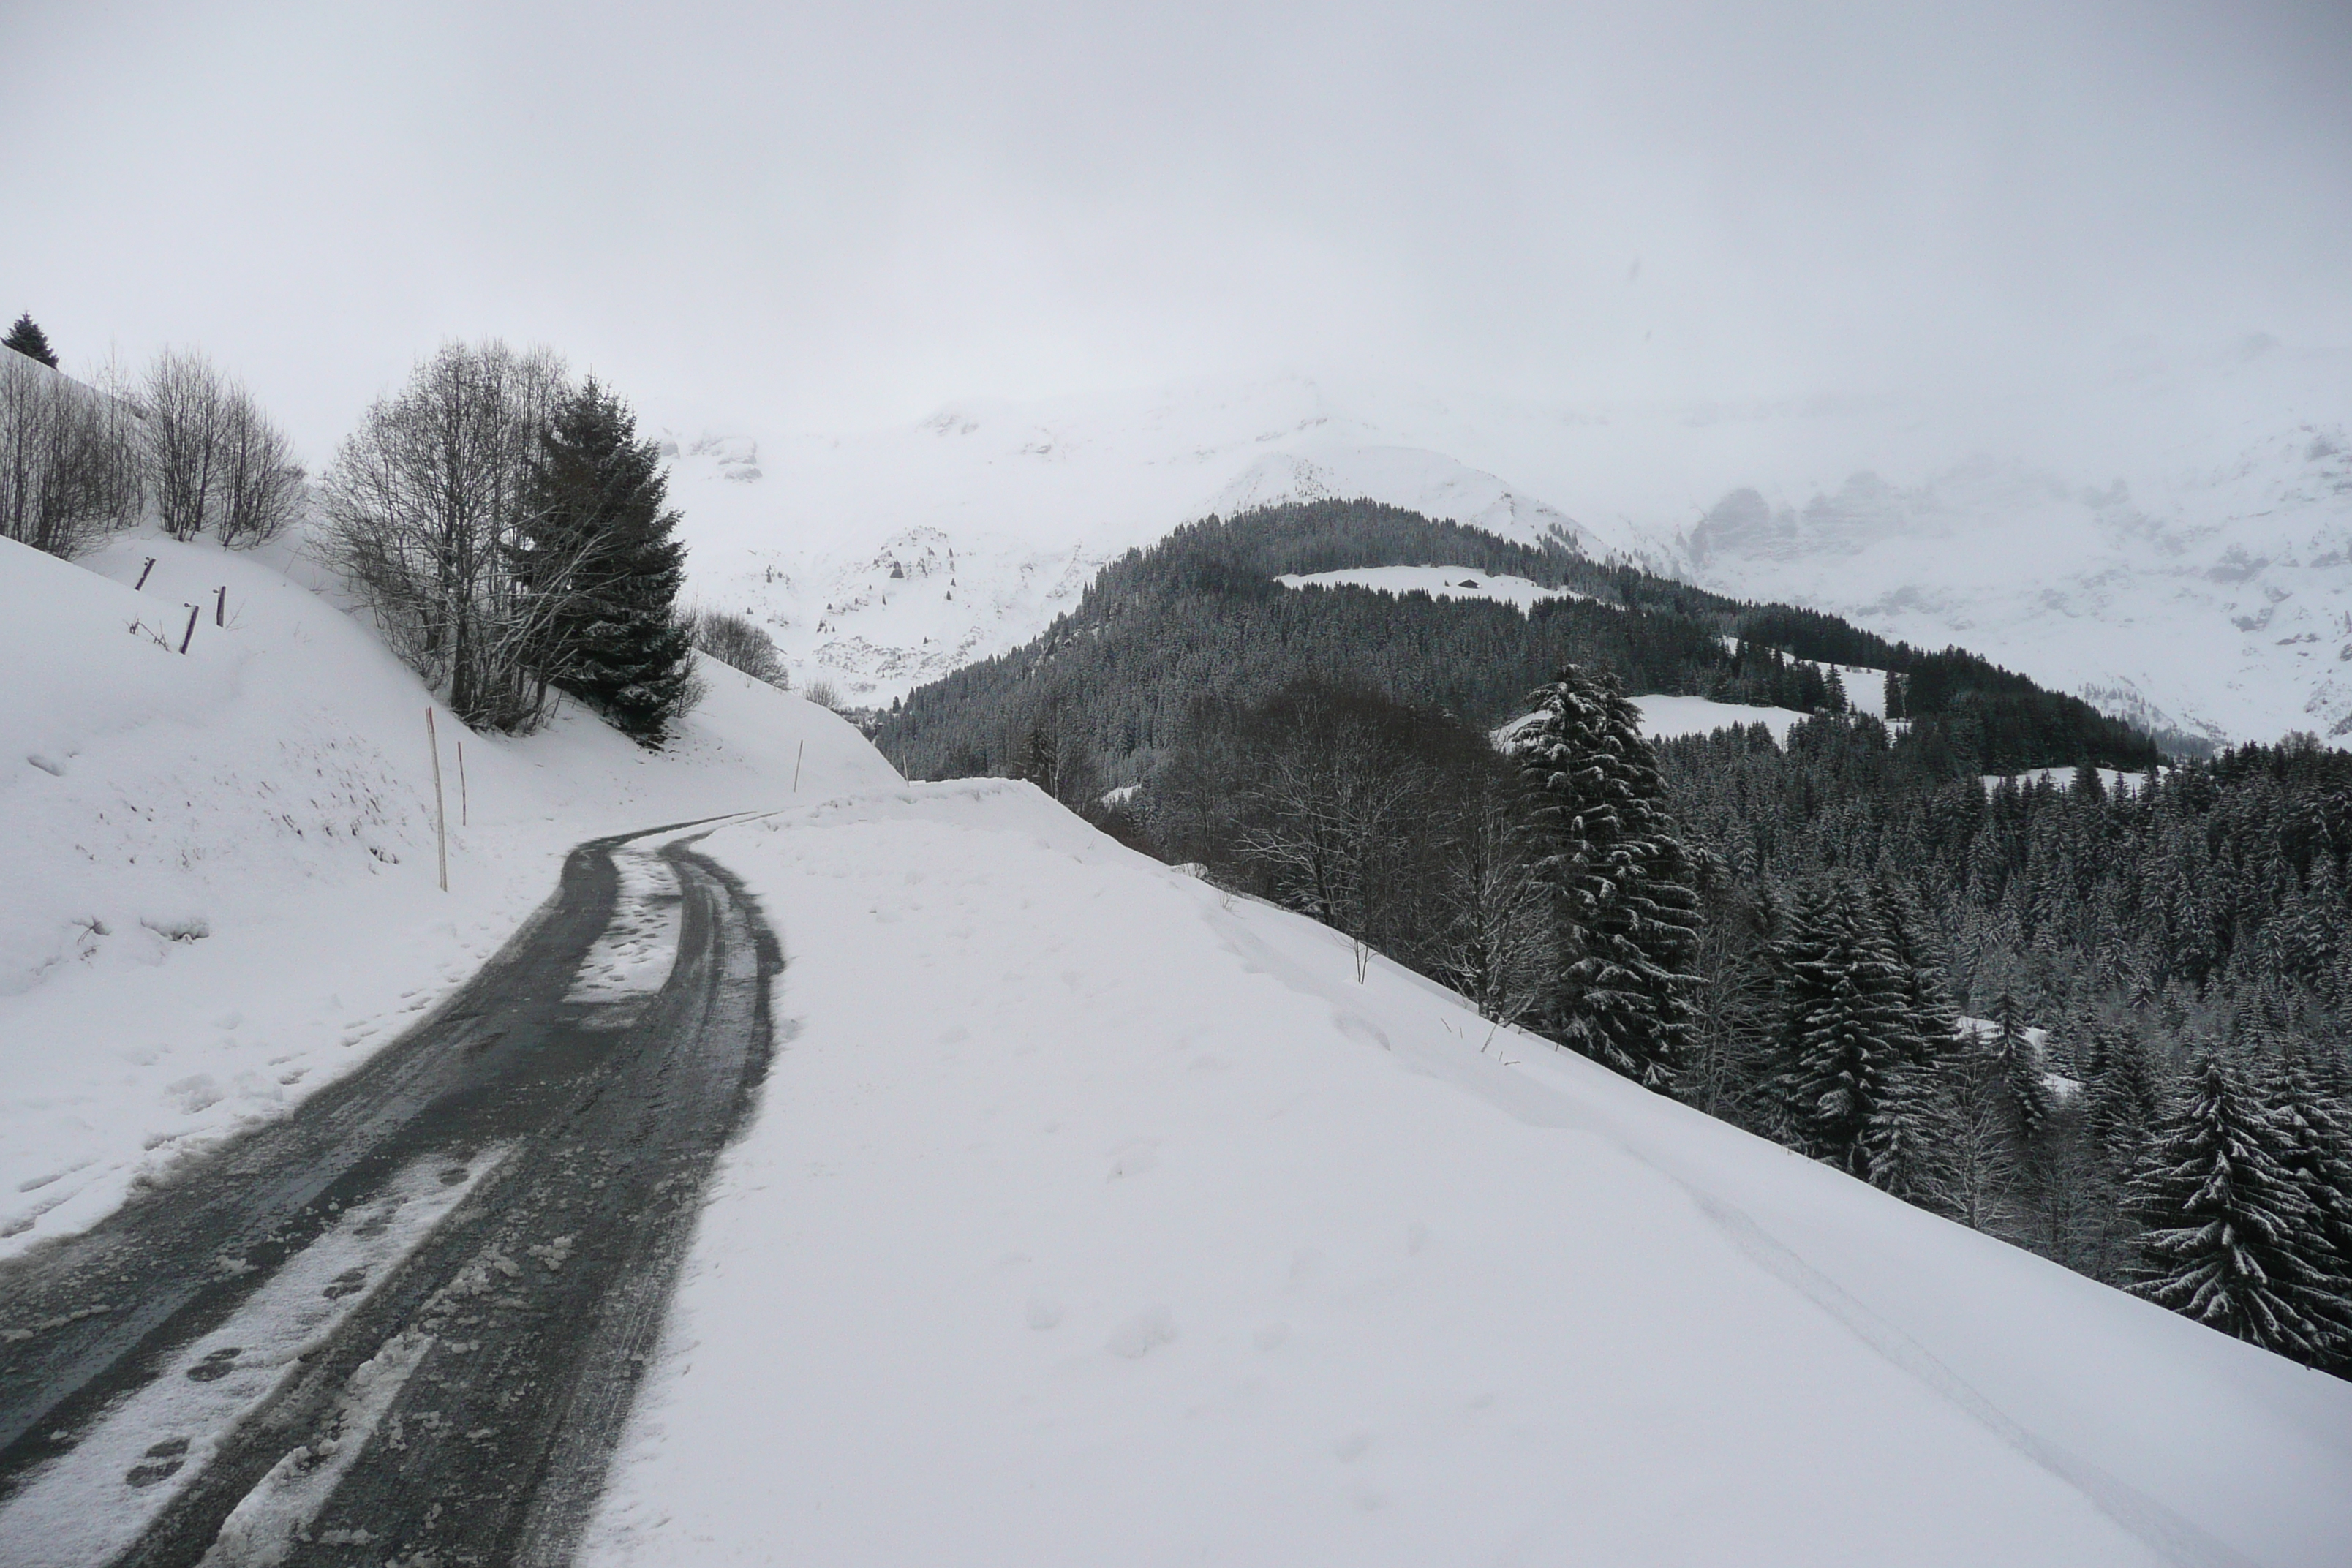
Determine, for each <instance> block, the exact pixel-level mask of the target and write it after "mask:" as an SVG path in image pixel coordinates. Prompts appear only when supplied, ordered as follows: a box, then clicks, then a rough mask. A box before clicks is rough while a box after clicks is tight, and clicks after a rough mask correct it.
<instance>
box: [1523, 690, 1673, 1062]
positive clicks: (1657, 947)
mask: <svg viewBox="0 0 2352 1568" xmlns="http://www.w3.org/2000/svg"><path fill="white" fill-rule="evenodd" d="M1530 700H1531V701H1532V702H1533V704H1534V706H1535V713H1534V715H1533V716H1532V718H1531V719H1530V720H1529V721H1528V723H1527V724H1526V725H1525V726H1524V727H1523V728H1522V729H1521V730H1520V731H1519V734H1518V736H1517V742H1516V750H1517V755H1518V760H1519V765H1520V767H1521V768H1522V770H1523V771H1524V772H1525V773H1526V775H1527V778H1528V783H1529V784H1531V785H1532V786H1533V794H1534V805H1533V808H1532V811H1531V814H1530V816H1531V820H1532V823H1533V826H1534V830H1535V832H1536V834H1537V836H1538V840H1539V843H1540V845H1541V856H1542V858H1541V860H1540V862H1539V866H1538V870H1539V874H1540V875H1541V876H1542V877H1543V878H1544V879H1545V880H1546V881H1547V882H1548V883H1549V885H1550V886H1551V887H1552V888H1553V889H1555V891H1556V893H1557V895H1558V897H1559V908H1560V912H1561V926H1562V937H1563V941H1562V948H1563V954H1564V960H1565V962H1564V963H1563V964H1562V966H1561V970H1560V973H1559V985H1558V987H1557V990H1556V992H1555V995H1554V998H1553V1001H1552V1004H1551V1008H1550V1011H1551V1015H1552V1017H1551V1022H1552V1025H1553V1031H1554V1033H1555V1035H1556V1037H1558V1038H1559V1039H1562V1040H1564V1041H1566V1042H1567V1043H1568V1044H1569V1045H1570V1046H1572V1047H1575V1048H1577V1049H1579V1050H1580V1051H1583V1052H1584V1053H1585V1054H1586V1055H1588V1056H1590V1057H1591V1058H1593V1059H1594V1060H1596V1061H1599V1062H1601V1063H1603V1064H1605V1065H1607V1066H1609V1067H1611V1068H1615V1069H1616V1070H1617V1071H1619V1072H1622V1073H1623V1074H1624V1075H1625V1076H1626V1077H1628V1078H1631V1079H1634V1080H1635V1081H1637V1082H1639V1083H1642V1084H1643V1085H1646V1086H1647V1087H1649V1088H1651V1089H1657V1090H1658V1091H1660V1092H1661V1093H1671V1092H1672V1091H1673V1089H1674V1086H1675V1077H1676V1075H1677V1074H1678V1073H1679V1072H1680V1071H1681V1069H1682V1067H1683V1065H1684V1061H1685V1057H1686V1054H1687V1051H1688V1046H1689V1033H1690V1024H1689V1019H1690V1003H1689V998H1688V994H1687V993H1688V990H1689V988H1690V986H1691V984H1693V982H1692V981H1691V979H1690V977H1689V975H1688V974H1687V973H1685V970H1686V966H1687V964H1688V962H1689V959H1690V955H1691V952H1692V950H1693V948H1694V947H1695V945H1696V940H1697V929H1696V928H1697V924H1698V896H1697V893H1696V889H1695V888H1694V885H1693V877H1692V872H1691V865H1690V859H1689V857H1688V856H1687V854H1685V851H1684V848H1683V845H1682V841H1681V840H1680V838H1678V837H1676V836H1675V829H1674V825H1673V822H1672V820H1671V819H1670V818H1669V817H1668V816H1667V815H1666V809H1665V805H1664V787H1663V786H1662V785H1661V784H1660V783H1659V779H1658V768H1657V761H1656V758H1655V757H1654V755H1653V754H1652V752H1651V750H1650V744H1649V742H1647V741H1645V740H1643V738H1642V721H1641V714H1640V711H1639V710H1637V709H1635V708H1634V706H1633V703H1631V702H1629V701H1628V700H1626V698H1625V694H1624V692H1623V690H1622V689H1621V688H1620V687H1619V686H1618V684H1617V680H1616V678H1615V677H1613V676H1612V675H1609V674H1606V673H1595V672H1591V671H1588V670H1585V669H1582V668H1579V667H1577V666H1575V665H1569V666H1566V667H1565V668H1562V669H1561V670H1560V672H1559V679H1555V680H1553V681H1552V682H1551V683H1550V684H1549V685H1547V686H1544V687H1541V688H1538V689H1537V690H1536V691H1535V692H1534V693H1533V694H1532V695H1531V698H1530Z"/></svg>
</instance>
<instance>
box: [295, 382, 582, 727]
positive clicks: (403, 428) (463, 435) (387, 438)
mask: <svg viewBox="0 0 2352 1568" xmlns="http://www.w3.org/2000/svg"><path fill="white" fill-rule="evenodd" d="M563 384H564V382H563V365H562V361H561V360H559V359H557V358H556V356H555V355H554V354H552V353H549V352H548V351H545V350H530V351H528V352H523V353H518V352H516V351H515V350H513V349H510V348H509V347H507V345H506V344H504V343H501V342H495V341H493V342H486V343H483V344H480V345H478V346H469V345H467V344H462V343H451V344H447V345H446V346H445V347H443V348H442V349H441V351H440V352H439V353H436V354H435V355H434V356H433V357H432V358H431V359H429V360H426V361H425V363H422V364H420V365H418V366H417V368H416V370H415V373H414V374H412V375H411V376H410V378H409V382H408V384H407V386H406V387H404V389H402V391H401V392H400V393H399V394H398V395H396V396H393V397H388V398H380V399H378V400H377V401H376V403H375V404H374V405H373V406H372V407H370V408H369V410H368V412H367V415H366V417H365V418H364V419H363V420H362V423H361V426H360V428H359V430H358V431H357V432H356V433H354V434H353V435H352V436H351V437H349V438H347V439H346V440H345V441H344V442H343V444H342V446H341V447H340V448H338V449H337V451H336V454H335V459H334V462H333V463H332V464H331V465H330V466H329V468H328V469H327V472H326V474H325V476H324V478H323V479H322V480H321V484H320V489H321V491H322V502H323V511H324V516H325V521H326V527H325V529H324V531H323V533H322V536H321V541H320V550H321V553H322V554H323V555H324V557H325V558H326V560H327V562H328V563H329V564H331V565H332V566H334V567H336V568H337V569H338V570H340V571H341V573H342V574H343V575H344V576H345V578H346V579H347V580H349V581H350V583H351V584H352V586H353V588H354V590H355V591H356V592H357V593H358V594H359V595H361V597H362V599H364V600H365V601H366V603H367V604H368V605H370V607H371V608H373V610H374V611H375V613H376V615H377V616H378V618H379V619H380V620H381V621H382V623H383V628H384V631H385V634H386V636H387V637H389V638H390V639H391V641H392V644H393V646H394V648H395V650H397V651H398V652H399V653H400V654H401V656H402V657H403V658H405V659H407V661H408V662H409V663H410V664H411V665H412V666H413V667H414V668H416V669H417V670H418V671H419V672H420V673H421V674H423V675H424V676H425V679H427V680H430V681H432V682H433V683H434V684H435V685H436V686H438V687H440V688H441V689H443V690H444V691H446V693H447V696H448V700H449V706H450V708H451V709H452V710H454V711H455V712H456V713H457V715H458V717H460V718H462V719H464V720H465V721H467V722H468V723H474V724H482V725H487V726H488V727H489V728H492V729H499V730H508V731H521V730H528V729H530V728H531V727H533V726H534V725H535V724H537V723H538V722H539V721H540V720H541V718H543V717H544V716H545V713H546V710H547V706H548V702H549V686H548V681H547V677H546V674H545V672H544V671H543V670H536V669H534V668H533V665H534V663H536V662H540V661H535V660H534V658H533V657H532V655H533V651H534V649H535V647H537V645H538V644H539V643H540V642H541V641H543V640H544V632H545V626H544V622H545V620H546V618H547V617H548V616H550V615H551V614H552V613H553V612H554V610H555V608H556V606H557V605H558V603H559V602H560V595H559V594H558V593H555V592H550V591H544V589H542V591H538V592H533V591H529V590H528V589H527V587H526V584H524V583H523V582H522V581H521V580H520V576H519V574H518V572H517V565H518V562H519V560H520V558H521V547H522V534H523V524H524V523H525V522H526V521H527V520H528V509H529V507H530V497H531V482H530V481H531V472H532V465H533V462H534V460H535V459H536V458H537V455H538V451H539V447H540V442H541V433H542V432H543V431H544V430H545V429H546V427H547V422H548V418H549V416H550V413H551V409H552V407H553V405H554V402H555V399H556V398H557V397H558V396H559V395H561V394H562V390H563ZM530 575H531V577H532V579H533V580H534V581H535V582H536V583H538V584H542V585H544V584H561V583H562V582H563V581H564V580H565V578H566V573H565V570H564V568H563V564H562V563H555V562H549V561H545V560H542V559H539V558H537V557H536V556H534V557H533V558H532V559H531V560H530Z"/></svg>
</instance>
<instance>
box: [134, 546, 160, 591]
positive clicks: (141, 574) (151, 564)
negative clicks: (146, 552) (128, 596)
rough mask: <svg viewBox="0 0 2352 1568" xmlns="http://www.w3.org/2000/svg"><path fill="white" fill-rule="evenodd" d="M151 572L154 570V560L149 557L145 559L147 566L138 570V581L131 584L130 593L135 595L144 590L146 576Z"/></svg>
mask: <svg viewBox="0 0 2352 1568" xmlns="http://www.w3.org/2000/svg"><path fill="white" fill-rule="evenodd" d="M153 570H155V558H154V557H153V556H152V555H150V556H149V557H147V564H146V565H144V566H142V567H141V568H139V581H137V582H136V583H133V584H131V592H132V593H134V594H135V593H137V592H139V590H140V589H142V588H144V587H145V586H146V585H147V574H148V573H150V572H152V571H153Z"/></svg>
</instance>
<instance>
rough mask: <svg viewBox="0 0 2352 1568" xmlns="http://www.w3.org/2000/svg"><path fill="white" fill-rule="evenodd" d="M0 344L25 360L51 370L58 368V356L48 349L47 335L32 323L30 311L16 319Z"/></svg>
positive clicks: (0, 339)
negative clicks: (35, 362) (34, 360)
mask: <svg viewBox="0 0 2352 1568" xmlns="http://www.w3.org/2000/svg"><path fill="white" fill-rule="evenodd" d="M0 343H5V344H6V345H7V346H8V347H9V348H12V349H15V350H16V352H17V353H20V354H23V355H24V356H25V357H26V359H37V360H39V361H40V362H41V363H43V364H45V365H47V366H48V367H49V368H50V369H51V370H55V369H57V368H58V356H57V353H56V352H55V351H54V350H52V349H51V348H50V347H49V340H48V335H47V333H45V332H43V331H41V329H40V327H39V326H38V325H37V323H36V322H35V321H34V320H33V312H31V311H30V310H27V311H26V312H25V313H24V314H23V315H21V316H18V317H17V318H16V325H15V326H13V327H10V328H9V329H8V335H7V337H5V338H0Z"/></svg>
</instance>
